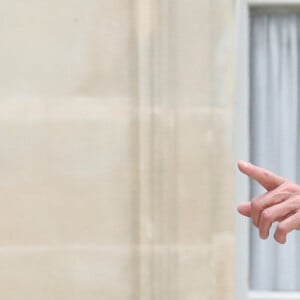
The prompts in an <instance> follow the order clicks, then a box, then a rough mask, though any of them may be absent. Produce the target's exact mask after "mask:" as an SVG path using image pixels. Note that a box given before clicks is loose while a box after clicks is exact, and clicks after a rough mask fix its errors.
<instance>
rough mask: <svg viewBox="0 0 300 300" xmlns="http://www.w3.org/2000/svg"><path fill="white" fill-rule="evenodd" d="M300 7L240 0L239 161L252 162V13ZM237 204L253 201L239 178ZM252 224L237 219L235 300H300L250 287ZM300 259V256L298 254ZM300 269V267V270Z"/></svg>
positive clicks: (297, 0)
mask: <svg viewBox="0 0 300 300" xmlns="http://www.w3.org/2000/svg"><path fill="white" fill-rule="evenodd" d="M293 5H297V6H299V7H300V0H237V57H238V58H237V72H236V73H237V77H236V78H237V106H236V125H237V126H236V137H237V139H236V140H237V142H236V154H237V159H243V160H246V161H248V160H249V157H250V155H249V103H250V99H249V83H250V72H249V37H250V32H249V23H250V18H249V17H250V10H251V8H253V7H259V6H269V7H276V6H284V7H287V6H293ZM236 186H237V187H236V199H237V203H239V202H241V201H245V199H249V197H250V192H249V191H250V189H249V180H248V179H247V178H246V176H242V175H240V174H238V173H237V175H236ZM249 222H250V221H249V220H247V221H245V219H244V218H242V217H240V216H239V215H237V220H236V224H237V226H236V236H237V243H236V249H237V258H236V300H292V299H293V300H300V292H259V291H257V292H256V291H255V292H254V291H251V290H250V287H249V254H250V247H249V246H250V244H249V240H250V230H249V229H250V226H249ZM299 255H300V254H299ZM299 267H300V266H299Z"/></svg>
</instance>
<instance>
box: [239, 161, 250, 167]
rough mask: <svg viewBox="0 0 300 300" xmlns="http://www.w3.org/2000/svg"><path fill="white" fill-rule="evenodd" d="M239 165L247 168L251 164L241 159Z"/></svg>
mask: <svg viewBox="0 0 300 300" xmlns="http://www.w3.org/2000/svg"><path fill="white" fill-rule="evenodd" d="M239 165H240V166H241V167H243V168H247V167H248V166H249V164H248V163H247V162H245V161H243V160H240V161H239Z"/></svg>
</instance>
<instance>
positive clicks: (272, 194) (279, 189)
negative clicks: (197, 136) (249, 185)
mask: <svg viewBox="0 0 300 300" xmlns="http://www.w3.org/2000/svg"><path fill="white" fill-rule="evenodd" d="M238 168H239V170H240V171H241V172H242V173H244V174H245V175H247V176H248V177H250V178H251V179H254V180H256V181H257V182H258V183H259V184H260V185H262V186H263V187H264V188H265V189H266V192H265V193H263V194H262V195H259V196H258V197H256V198H253V199H252V200H251V202H249V201H248V202H242V203H240V204H239V205H238V208H237V209H238V212H239V213H240V214H242V215H243V216H246V217H248V218H251V219H252V222H253V224H254V225H255V226H256V227H257V228H258V229H259V235H260V237H261V238H262V239H267V238H268V237H269V231H270V228H271V225H272V224H273V223H274V222H278V224H277V228H276V231H275V234H274V238H275V240H276V241H277V242H278V243H280V244H284V243H285V242H286V236H287V234H288V233H289V232H291V231H292V230H300V186H299V185H297V184H295V183H293V182H292V181H290V180H288V179H285V178H283V177H281V176H278V175H276V174H274V173H272V172H270V171H268V170H266V169H263V168H260V167H257V166H255V165H253V164H251V163H247V162H244V161H239V162H238Z"/></svg>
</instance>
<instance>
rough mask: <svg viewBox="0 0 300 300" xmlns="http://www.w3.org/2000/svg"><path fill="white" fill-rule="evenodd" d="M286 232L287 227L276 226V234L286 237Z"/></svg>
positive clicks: (283, 225)
mask: <svg viewBox="0 0 300 300" xmlns="http://www.w3.org/2000/svg"><path fill="white" fill-rule="evenodd" d="M287 232H288V229H287V226H286V225H285V224H282V223H279V224H278V226H277V233H278V234H279V235H280V236H281V235H286V234H287Z"/></svg>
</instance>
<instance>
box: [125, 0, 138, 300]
mask: <svg viewBox="0 0 300 300" xmlns="http://www.w3.org/2000/svg"><path fill="white" fill-rule="evenodd" d="M128 7H129V10H130V14H129V20H128V21H129V28H130V39H129V41H128V52H129V53H130V59H131V62H130V67H131V68H130V73H129V74H128V77H129V78H130V89H131V91H130V94H131V99H132V100H131V126H130V133H129V136H130V139H131V142H130V147H131V149H130V152H131V163H130V168H131V179H132V181H131V189H132V190H131V234H132V238H131V243H132V260H131V272H132V299H133V300H134V299H135V300H138V299H140V278H141V274H140V258H139V251H138V249H137V247H136V245H138V244H139V228H140V219H139V210H140V208H139V205H140V203H139V195H140V191H139V187H140V184H139V163H140V149H139V129H140V128H139V114H138V112H139V105H140V103H139V84H138V79H139V69H138V35H137V32H136V28H137V17H138V16H137V3H136V1H135V0H129V1H128Z"/></svg>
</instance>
